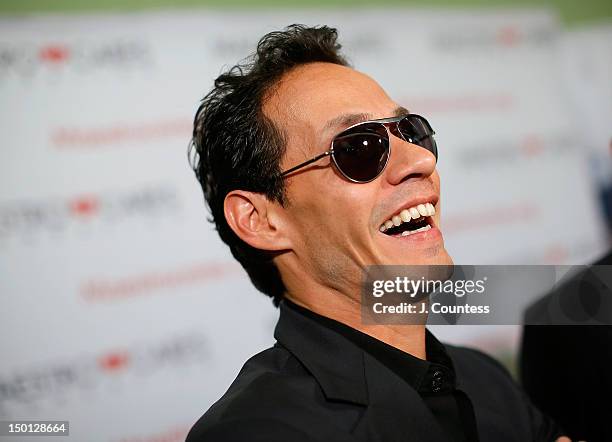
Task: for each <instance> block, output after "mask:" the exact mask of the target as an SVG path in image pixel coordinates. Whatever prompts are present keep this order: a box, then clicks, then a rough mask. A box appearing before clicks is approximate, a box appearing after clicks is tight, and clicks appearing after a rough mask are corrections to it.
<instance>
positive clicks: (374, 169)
mask: <svg viewBox="0 0 612 442" xmlns="http://www.w3.org/2000/svg"><path fill="white" fill-rule="evenodd" d="M333 149H334V154H333V157H334V161H335V162H336V165H337V166H338V168H339V169H340V171H341V172H342V173H343V174H344V175H346V176H347V177H349V178H351V179H353V180H355V181H361V182H365V181H371V180H373V179H374V178H376V177H377V176H378V175H379V174H380V172H382V170H383V169H384V168H385V164H387V159H388V157H389V136H388V134H387V130H386V129H385V127H384V126H383V125H382V124H380V123H365V124H361V125H359V126H356V127H353V128H351V129H349V130H347V131H345V132H342V133H341V134H340V135H338V136H337V137H336V138H335V139H334V142H333Z"/></svg>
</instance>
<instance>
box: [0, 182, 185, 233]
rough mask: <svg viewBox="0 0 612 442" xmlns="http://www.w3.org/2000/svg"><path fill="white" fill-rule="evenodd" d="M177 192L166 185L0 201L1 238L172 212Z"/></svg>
mask: <svg viewBox="0 0 612 442" xmlns="http://www.w3.org/2000/svg"><path fill="white" fill-rule="evenodd" d="M179 209H180V204H179V199H178V195H177V193H176V191H175V189H174V188H172V187H169V186H152V187H146V188H141V189H133V190H131V191H128V192H122V193H92V194H81V195H74V196H70V197H66V198H53V199H45V200H18V201H15V202H10V203H2V204H0V240H6V239H8V238H24V239H28V240H32V239H33V238H36V235H39V234H45V233H47V234H49V233H51V234H58V233H63V232H69V231H71V230H72V229H78V228H80V227H82V226H94V225H95V226H100V225H108V224H117V223H121V222H125V221H129V220H133V219H142V218H143V217H144V218H152V217H159V216H162V215H168V214H174V213H176V212H178V210H179Z"/></svg>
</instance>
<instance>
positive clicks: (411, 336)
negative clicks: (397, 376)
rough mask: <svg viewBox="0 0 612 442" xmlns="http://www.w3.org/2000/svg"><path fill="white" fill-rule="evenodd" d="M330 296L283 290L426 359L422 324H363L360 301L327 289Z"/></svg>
mask: <svg viewBox="0 0 612 442" xmlns="http://www.w3.org/2000/svg"><path fill="white" fill-rule="evenodd" d="M329 295H330V296H317V297H316V298H314V297H304V296H294V295H293V294H292V293H286V295H285V296H286V297H287V298H288V299H289V300H290V301H291V302H294V303H295V304H298V305H300V306H302V307H304V308H307V309H309V310H311V311H313V312H315V313H317V314H319V315H321V316H325V317H327V318H330V319H333V320H335V321H338V322H341V323H343V324H345V325H348V326H349V327H351V328H353V329H355V330H358V331H360V332H362V333H365V334H366V335H369V336H372V337H373V338H375V339H378V340H379V341H382V342H384V343H385V344H388V345H391V346H392V347H395V348H397V349H399V350H401V351H403V352H405V353H409V354H411V355H412V356H415V357H417V358H420V359H426V352H425V325H390V324H374V325H366V324H363V323H362V321H361V304H360V303H359V301H358V300H355V299H352V298H349V297H347V296H344V295H341V294H338V293H330V294H329Z"/></svg>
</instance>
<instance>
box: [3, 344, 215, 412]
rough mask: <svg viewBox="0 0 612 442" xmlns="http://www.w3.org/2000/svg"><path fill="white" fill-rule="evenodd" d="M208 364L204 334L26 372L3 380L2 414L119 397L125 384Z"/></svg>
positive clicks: (62, 362)
mask: <svg viewBox="0 0 612 442" xmlns="http://www.w3.org/2000/svg"><path fill="white" fill-rule="evenodd" d="M209 358H210V355H209V344H208V341H207V339H206V338H205V337H204V336H203V335H202V334H200V333H189V334H184V335H178V336H174V337H172V338H171V339H166V340H163V341H157V342H149V343H144V344H143V343H138V344H134V345H131V346H128V347H121V348H115V349H108V350H105V351H102V352H100V353H98V354H92V355H87V356H78V357H74V358H69V359H66V360H64V361H60V362H56V363H45V364H41V365H34V366H30V367H25V368H23V369H20V370H18V371H17V372H15V373H12V374H4V375H0V413H1V414H5V415H6V414H12V413H11V410H14V409H17V407H22V406H24V405H25V406H30V407H31V406H34V407H35V406H36V404H38V403H40V402H41V401H44V400H52V401H54V400H56V399H58V398H62V400H63V401H66V399H67V398H69V397H71V396H72V397H74V395H76V394H77V393H79V392H88V393H94V394H97V393H100V392H105V391H108V390H109V389H113V390H112V391H116V389H117V388H121V387H122V386H124V384H125V385H130V384H131V383H133V382H146V381H147V379H148V376H151V375H154V374H156V373H163V372H164V371H165V370H169V369H170V370H172V373H173V375H174V376H180V370H181V368H183V369H187V368H188V367H192V366H197V367H201V366H202V365H203V364H204V363H205V362H206V361H208V360H209ZM122 381H127V382H122ZM75 399H76V400H78V399H79V398H78V397H76V398H75Z"/></svg>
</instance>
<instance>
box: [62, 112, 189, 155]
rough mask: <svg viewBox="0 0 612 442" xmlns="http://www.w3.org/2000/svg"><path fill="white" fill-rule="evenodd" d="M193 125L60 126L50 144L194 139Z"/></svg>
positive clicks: (73, 146) (81, 146)
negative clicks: (172, 138)
mask: <svg viewBox="0 0 612 442" xmlns="http://www.w3.org/2000/svg"><path fill="white" fill-rule="evenodd" d="M192 130H193V122H192V121H191V120H190V119H189V118H174V119H165V120H158V121H151V122H145V123H141V124H129V123H119V124H114V125H108V126H102V127H59V128H56V129H53V130H52V131H51V135H50V138H51V145H53V146H54V147H56V148H59V149H63V150H67V151H68V150H73V149H95V148H99V147H106V146H109V145H110V146H114V145H119V144H122V143H127V144H128V145H129V146H134V145H138V144H134V143H142V142H148V141H155V140H159V139H164V138H169V137H181V138H183V139H185V140H187V139H189V137H191V131H192Z"/></svg>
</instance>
